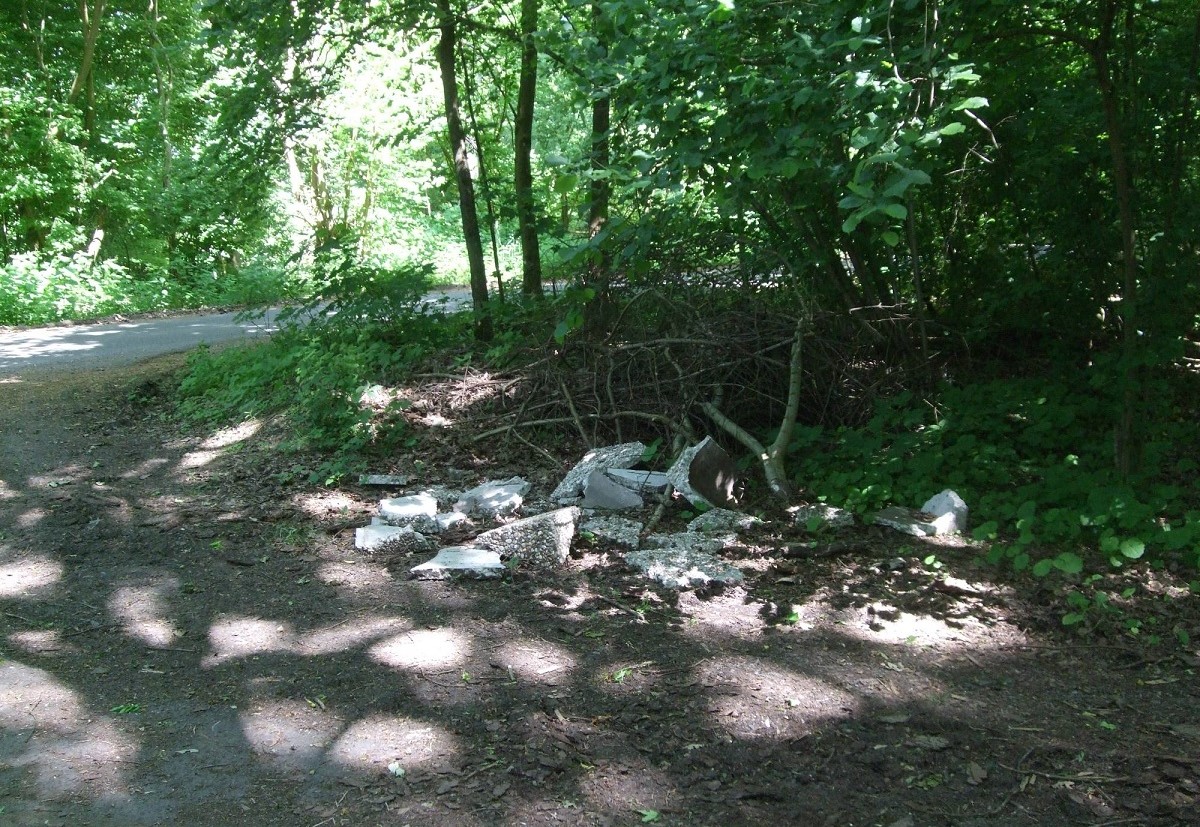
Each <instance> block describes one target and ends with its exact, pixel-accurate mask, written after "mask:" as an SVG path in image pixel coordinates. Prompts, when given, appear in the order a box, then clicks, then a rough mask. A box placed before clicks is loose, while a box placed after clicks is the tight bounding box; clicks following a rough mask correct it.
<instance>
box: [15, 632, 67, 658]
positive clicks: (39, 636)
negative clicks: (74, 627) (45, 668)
mask: <svg viewBox="0 0 1200 827" xmlns="http://www.w3.org/2000/svg"><path fill="white" fill-rule="evenodd" d="M8 642H9V644H10V645H11V646H13V647H14V648H16V649H20V650H21V651H22V652H26V653H28V654H30V655H42V656H43V657H54V656H56V655H68V654H77V653H78V652H79V647H77V646H74V645H72V644H71V643H68V642H67V641H65V640H63V637H62V632H59V631H57V630H46V631H28V632H13V633H12V634H11V635H9V636H8Z"/></svg>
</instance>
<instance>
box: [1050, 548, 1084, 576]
mask: <svg viewBox="0 0 1200 827" xmlns="http://www.w3.org/2000/svg"><path fill="white" fill-rule="evenodd" d="M1054 567H1055V568H1056V569H1058V570H1059V571H1061V572H1064V573H1065V574H1079V572H1081V571H1083V559H1082V558H1081V557H1080V556H1079V555H1078V554H1072V553H1071V552H1069V551H1064V552H1063V553H1062V554H1060V555H1058V556H1057V557H1055V558H1054Z"/></svg>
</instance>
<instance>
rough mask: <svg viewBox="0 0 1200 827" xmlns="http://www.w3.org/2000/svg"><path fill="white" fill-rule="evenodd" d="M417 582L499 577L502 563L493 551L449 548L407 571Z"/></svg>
mask: <svg viewBox="0 0 1200 827" xmlns="http://www.w3.org/2000/svg"><path fill="white" fill-rule="evenodd" d="M409 572H410V573H411V575H412V576H413V577H414V578H416V579H418V580H445V579H447V578H449V577H451V576H453V575H456V574H459V575H467V576H470V577H499V576H500V575H501V574H503V573H504V563H503V562H501V560H500V555H499V554H497V553H496V552H494V551H488V550H487V549H481V548H470V547H463V546H451V547H450V548H444V549H442V550H441V551H439V552H438V553H437V556H436V557H434V558H433V559H432V560H427V561H425V562H424V563H421V564H420V565H419V566H413V567H412V568H411V569H409Z"/></svg>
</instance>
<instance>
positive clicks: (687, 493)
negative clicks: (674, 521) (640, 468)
mask: <svg viewBox="0 0 1200 827" xmlns="http://www.w3.org/2000/svg"><path fill="white" fill-rule="evenodd" d="M667 480H668V481H669V482H670V483H671V485H673V486H674V487H675V490H676V491H678V492H679V493H680V494H682V495H683V496H684V497H685V498H687V500H688V502H690V503H691V504H692V505H695V506H697V507H699V508H718V507H719V508H737V506H738V493H737V491H738V483H739V479H738V472H737V467H736V466H735V465H734V464H733V460H732V459H730V458H729V454H727V453H725V449H724V448H722V447H721V446H720V445H718V444H717V443H716V442H714V441H713V438H712V437H710V436H706V437H705V438H704V439H703V440H701V442H700V444H698V445H693V446H692V447H690V448H685V449H684V450H683V452H682V453H680V455H679V459H677V460H675V464H674V465H672V466H671V468H670V470H668V471H667Z"/></svg>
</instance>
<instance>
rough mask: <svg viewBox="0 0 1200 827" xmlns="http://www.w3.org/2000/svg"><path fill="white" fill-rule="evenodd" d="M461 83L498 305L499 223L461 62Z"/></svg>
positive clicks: (467, 72) (470, 84) (471, 88)
mask: <svg viewBox="0 0 1200 827" xmlns="http://www.w3.org/2000/svg"><path fill="white" fill-rule="evenodd" d="M462 70H463V82H464V84H465V85H466V92H467V118H468V119H469V120H470V121H471V135H472V137H473V140H474V141H475V158H476V160H477V161H478V162H479V186H480V187H482V188H483V204H484V208H485V209H486V210H487V227H488V240H489V241H490V242H491V249H492V275H493V276H494V277H495V279H496V294H497V295H498V296H499V299H500V303H501V304H504V277H503V276H502V275H501V273H500V238H499V236H498V234H497V232H496V226H497V224H498V223H499V222H498V221H497V219H496V196H495V193H493V192H492V185H491V182H490V181H488V165H487V157H486V156H485V155H484V152H483V133H482V132H480V130H479V121H478V120H476V118H475V81H474V78H473V77H472V75H471V66H470V64H469V63H468V62H467V61H466V60H463V63H462Z"/></svg>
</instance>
